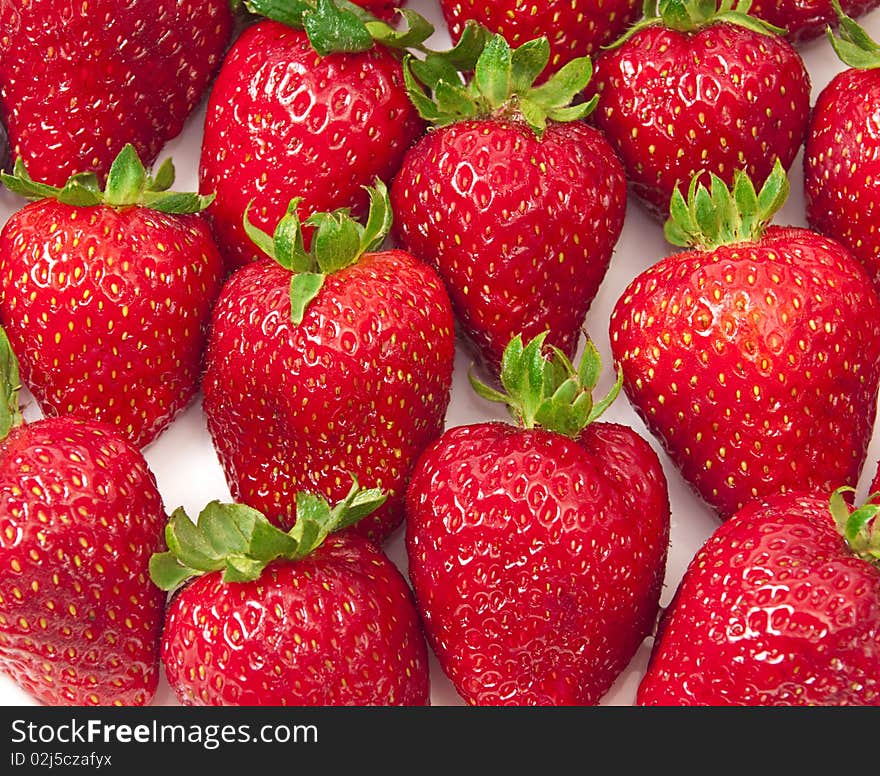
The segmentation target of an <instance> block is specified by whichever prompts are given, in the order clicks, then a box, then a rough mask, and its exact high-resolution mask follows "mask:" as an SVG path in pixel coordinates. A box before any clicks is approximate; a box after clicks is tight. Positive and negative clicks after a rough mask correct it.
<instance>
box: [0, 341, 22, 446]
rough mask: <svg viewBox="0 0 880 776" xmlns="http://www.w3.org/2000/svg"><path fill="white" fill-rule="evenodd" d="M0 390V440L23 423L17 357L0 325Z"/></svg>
mask: <svg viewBox="0 0 880 776" xmlns="http://www.w3.org/2000/svg"><path fill="white" fill-rule="evenodd" d="M0 391H2V396H0V440H2V439H6V437H7V436H8V435H9V432H10V431H12V429H13V428H15V427H16V426H20V425H22V423H24V417H23V416H22V414H21V404H20V399H19V393H20V391H21V375H20V373H19V370H18V359H17V358H16V356H15V353H14V351H13V350H12V344H11V343H10V342H9V337H8V336H7V335H6V331H5V330H4V329H3V328H2V327H0Z"/></svg>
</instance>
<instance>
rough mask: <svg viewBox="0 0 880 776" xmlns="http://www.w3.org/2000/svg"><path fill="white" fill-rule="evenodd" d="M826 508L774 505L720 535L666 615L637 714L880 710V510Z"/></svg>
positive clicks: (798, 497) (818, 497)
mask: <svg viewBox="0 0 880 776" xmlns="http://www.w3.org/2000/svg"><path fill="white" fill-rule="evenodd" d="M831 503H832V504H833V505H834V509H833V513H832V511H831V510H830V509H829V494H828V493H827V492H822V491H817V492H797V491H795V492H792V493H788V494H785V495H778V494H777V495H775V496H772V497H769V498H768V499H766V500H762V501H754V502H752V503H750V504H748V505H747V506H745V507H744V508H743V509H742V510H740V511H739V512H737V514H735V515H734V516H733V517H731V519H730V520H728V521H727V522H726V523H724V524H722V525H721V526H719V527H718V529H717V530H716V531H715V533H714V534H713V535H712V536H711V537H710V538H709V540H708V541H707V542H706V544H705V545H704V546H703V547H702V548H701V549H700V550H699V551H698V552H697V554H696V556H695V557H694V558H693V560H692V561H691V563H690V565H689V567H688V568H687V570H686V572H685V574H684V577H683V578H682V580H681V583H680V585H679V587H678V589H677V592H676V593H675V596H674V598H673V600H672V602H671V604H670V605H669V607H668V608H667V609H666V610H665V612H664V614H663V617H662V619H661V625H660V628H659V632H658V635H657V638H656V641H655V644H654V648H653V652H652V655H651V659H650V662H649V665H648V669H647V672H646V674H645V676H644V678H643V679H642V682H641V684H640V686H639V689H638V694H637V703H638V704H639V705H644V706H647V705H665V706H728V705H744V706H808V705H809V706H841V705H859V706H878V705H880V680H878V676H880V569H878V567H877V563H878V557H880V528H878V525H880V524H878V522H877V520H876V519H875V517H874V515H876V511H877V507H876V506H875V505H868V506H866V507H862V508H861V509H860V510H856V511H855V512H852V513H851V512H850V510H849V509H848V508H847V506H846V505H845V503H844V501H843V498H842V495H841V493H840V492H837V493H835V494H834V496H833V497H832V499H831ZM832 515H833V516H832ZM865 520H867V521H868V522H867V523H866V524H865V523H864V521H865ZM835 523H837V524H835Z"/></svg>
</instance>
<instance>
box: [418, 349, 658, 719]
mask: <svg viewBox="0 0 880 776" xmlns="http://www.w3.org/2000/svg"><path fill="white" fill-rule="evenodd" d="M546 340H547V335H546V333H544V334H540V335H538V336H537V337H535V338H534V339H532V340H531V341H529V342H528V343H527V344H524V343H523V341H522V339H521V338H520V337H516V338H514V339H513V340H512V341H511V343H510V344H509V346H508V348H507V349H506V350H505V354H504V360H503V364H502V371H501V382H502V385H503V391H498V390H496V389H494V388H490V387H489V386H485V385H482V384H481V383H479V382H478V381H476V380H472V383H473V386H474V388H475V390H476V391H477V393H478V394H479V395H481V396H482V397H484V398H486V399H488V400H490V401H497V402H502V403H504V404H506V405H507V406H508V407H509V408H510V410H511V412H512V413H513V415H514V417H515V419H516V423H515V424H511V423H502V422H482V423H474V424H470V425H466V426H459V427H454V428H450V429H447V430H446V431H445V432H444V434H443V435H442V436H441V437H440V438H439V439H438V440H437V441H436V442H434V443H433V444H432V445H430V446H429V447H428V448H427V450H426V451H425V452H424V453H423V454H422V455H421V456H420V458H419V461H418V463H417V465H416V467H415V470H414V472H413V476H412V479H411V481H410V484H409V487H408V489H407V513H406V549H407V560H408V569H409V575H410V579H411V581H412V584H413V590H414V592H415V596H416V602H417V605H418V608H419V612H420V613H421V616H422V620H423V622H424V626H425V632H426V634H427V637H428V643H429V644H430V646H431V647H432V649H433V650H434V652H435V653H436V655H437V658H438V659H439V662H440V666H441V667H442V669H443V671H444V672H445V674H446V675H447V676H448V677H449V679H450V680H451V681H452V683H453V685H454V686H455V688H456V690H457V691H458V692H459V694H460V695H461V696H462V697H463V698H464V699H465V700H466V701H467V702H468V703H470V704H473V705H542V706H549V705H586V704H594V703H598V701H599V700H600V699H601V697H602V696H603V695H604V694H605V693H606V692H607V690H608V689H609V688H610V687H611V685H612V683H613V682H614V680H615V679H616V678H617V677H618V676H619V674H620V672H621V671H623V669H624V668H625V667H626V666H627V664H628V663H629V661H630V660H631V659H632V657H633V655H634V654H635V652H636V650H637V649H638V647H639V645H640V644H641V642H642V640H643V639H644V638H645V637H646V636H647V635H649V634H650V633H651V631H652V629H653V627H654V622H655V618H656V616H657V613H658V600H659V596H660V590H661V585H662V583H663V578H664V573H665V565H666V554H667V547H668V541H669V500H668V494H667V486H666V479H665V477H664V474H663V470H662V467H661V465H660V462H659V459H658V457H657V455H656V453H655V452H654V451H653V449H652V448H651V446H650V445H649V444H648V443H647V442H646V441H645V440H644V439H643V438H642V437H640V436H639V435H638V434H637V433H636V432H634V431H633V430H632V429H631V428H628V427H625V426H621V425H618V424H614V423H605V422H599V421H598V420H597V418H598V417H599V416H600V415H601V414H602V412H603V411H604V410H605V409H606V408H607V407H608V406H609V405H610V403H611V402H612V401H613V400H614V398H615V397H616V396H617V394H618V391H619V388H620V382H619V380H618V382H617V383H616V384H615V386H614V387H613V388H612V389H611V391H610V392H609V393H608V395H607V396H606V397H605V398H603V399H602V400H600V401H598V402H596V403H595V404H594V403H593V400H592V397H591V394H592V390H593V388H594V387H595V386H596V384H597V382H598V379H599V375H600V363H599V357H598V353H597V351H596V349H595V347H594V346H592V345H591V343H589V341H588V343H587V347H586V350H585V353H584V357H583V359H582V360H581V362H580V365H579V367H578V369H577V370H575V368H574V366H573V365H572V364H571V362H570V361H569V360H568V358H567V357H566V356H565V354H564V353H562V352H561V351H560V350H559V349H558V348H551V347H546V348H545V342H546Z"/></svg>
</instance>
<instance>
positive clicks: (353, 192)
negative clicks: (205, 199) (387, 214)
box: [199, 0, 424, 269]
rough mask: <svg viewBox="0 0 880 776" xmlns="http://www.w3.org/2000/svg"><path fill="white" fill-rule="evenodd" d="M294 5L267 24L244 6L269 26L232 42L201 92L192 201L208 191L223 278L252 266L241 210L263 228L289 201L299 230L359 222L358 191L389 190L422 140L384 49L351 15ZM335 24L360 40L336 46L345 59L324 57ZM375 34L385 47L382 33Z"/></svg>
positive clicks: (273, 6) (269, 7)
mask: <svg viewBox="0 0 880 776" xmlns="http://www.w3.org/2000/svg"><path fill="white" fill-rule="evenodd" d="M299 5H300V6H303V7H305V8H306V11H305V12H302V11H300V12H299V13H297V12H294V11H289V10H287V9H285V12H284V13H278V11H279V10H282V9H279V7H278V4H277V3H272V2H263V0H261V1H260V2H252V3H251V6H253V7H254V8H255V9H256V10H260V11H263V12H265V13H266V14H267V15H271V17H272V18H267V19H263V20H262V21H259V22H257V23H256V24H254V25H252V26H251V27H249V28H248V29H246V30H245V31H244V32H243V33H242V35H241V36H240V37H239V38H238V40H237V41H236V42H235V44H234V45H233V46H232V48H231V49H230V51H229V53H228V55H227V56H226V59H225V60H224V61H223V65H222V67H221V68H220V72H219V74H218V76H217V80H216V82H215V84H214V87H213V89H212V91H211V96H210V100H209V103H208V109H207V115H206V118H205V129H204V139H203V144H202V150H201V158H200V162H199V177H200V181H201V184H200V185H201V190H202V191H203V192H204V193H211V192H216V195H217V197H216V199H215V200H214V202H213V203H212V205H211V207H210V208H209V209H208V216H209V217H210V219H211V223H212V226H213V229H214V233H215V235H216V237H217V243H218V245H220V247H221V250H222V251H223V254H224V257H225V259H226V262H227V266H228V267H229V268H231V269H232V268H237V267H240V266H242V265H244V264H247V263H249V262H251V261H254V260H256V259H258V258H260V256H261V254H260V253H259V251H257V250H256V248H255V246H254V245H253V243H252V242H251V241H250V239H249V238H248V235H247V234H246V232H245V230H244V227H243V225H242V218H243V216H244V213H245V210H246V209H248V207H250V217H251V219H252V220H253V222H254V223H255V224H256V225H257V226H260V227H262V228H266V229H268V228H271V227H272V226H274V224H276V223H277V222H278V221H279V220H280V219H281V217H282V216H283V215H284V213H285V210H286V208H287V204H288V202H289V201H290V199H291V198H292V197H294V196H297V197H300V198H301V199H300V212H299V215H300V217H301V219H302V220H303V221H304V220H306V218H307V217H308V215H310V214H311V213H314V212H323V211H330V210H335V209H337V208H340V207H351V208H353V210H354V212H355V215H362V214H363V213H364V212H365V211H366V208H367V205H368V199H367V197H366V195H365V192H364V189H363V187H364V186H366V185H369V184H372V182H373V179H374V178H375V177H377V176H378V177H380V178H382V179H383V180H387V179H389V178H390V177H391V176H392V175H393V173H394V172H396V170H397V168H398V166H399V165H400V162H401V159H402V158H403V153H404V151H405V150H406V148H407V147H408V146H409V144H410V143H411V142H412V141H413V140H414V139H415V138H416V137H417V136H418V135H419V134H421V132H422V131H423V130H424V124H423V122H422V121H421V119H420V118H419V116H418V114H417V113H416V110H415V108H414V107H413V105H412V104H411V103H410V101H409V99H408V98H407V95H406V90H405V88H404V85H403V76H402V73H401V67H400V61H399V58H398V57H397V56H396V55H395V54H393V53H392V52H391V49H390V48H388V47H387V46H385V45H380V44H377V43H376V42H375V41H374V40H373V38H372V37H371V34H372V33H370V32H369V31H368V30H367V28H366V26H364V24H363V23H362V22H359V21H358V20H357V19H356V18H355V17H354V16H353V15H352V14H349V15H348V16H347V17H340V16H334V15H333V14H331V18H330V19H329V20H327V19H325V18H324V16H322V15H321V14H320V13H319V12H318V11H311V10H309V8H308V4H307V3H300V4H299ZM264 6H266V8H265V10H264ZM319 7H320V9H322V12H324V13H329V11H328V9H330V10H332V9H333V8H335V6H334V5H333V4H332V3H330V2H322V3H319ZM276 18H277V19H278V20H277V21H276ZM340 18H343V19H348V22H349V23H351V24H354V25H355V31H356V33H357V34H360V35H363V36H365V38H364V39H363V40H358V45H353V44H351V42H350V37H351V36H349V38H346V44H347V50H345V51H338V50H335V49H334V46H340V45H342V44H340V42H339V40H338V39H337V38H336V37H334V34H335V33H337V32H338V31H339V29H340V25H341V24H342V22H340V21H339V19H340ZM352 20H354V21H352ZM337 22H339V23H338V24H337ZM358 25H360V26H358ZM303 26H305V27H306V28H307V29H308V30H309V32H306V31H304V30H303V29H302V27H303ZM297 27H299V28H297ZM374 28H375V26H374ZM378 29H382V30H384V31H385V32H386V33H387V35H388V36H390V37H387V38H384V39H385V40H393V35H394V33H393V31H392V29H391V28H390V27H388V25H384V26H381V25H380V26H379V27H378ZM352 35H354V36H355V37H356V35H355V33H352ZM352 48H354V49H356V50H351V49H352ZM305 238H306V240H308V238H309V235H308V233H307V234H306V236H305Z"/></svg>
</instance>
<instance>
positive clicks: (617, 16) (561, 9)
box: [440, 0, 642, 75]
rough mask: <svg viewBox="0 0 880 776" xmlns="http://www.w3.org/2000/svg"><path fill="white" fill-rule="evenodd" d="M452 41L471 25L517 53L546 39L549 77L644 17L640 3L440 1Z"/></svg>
mask: <svg viewBox="0 0 880 776" xmlns="http://www.w3.org/2000/svg"><path fill="white" fill-rule="evenodd" d="M440 8H441V10H442V12H443V16H444V18H445V19H446V23H447V24H448V26H449V32H450V34H451V35H452V38H453V40H458V38H459V37H460V36H461V34H462V31H463V29H464V26H465V24H466V22H468V21H469V20H472V21H476V22H479V23H480V24H482V25H483V26H484V27H487V28H488V29H489V30H491V31H492V32H497V33H500V34H501V35H503V36H504V37H505V39H506V40H507V42H508V43H510V45H511V46H512V47H514V48H517V47H519V46H521V45H522V44H523V43H526V42H527V41H530V40H533V39H534V38H540V37H542V36H546V37H547V39H548V40H549V42H550V59H549V62H548V64H547V67H546V70H545V73H546V74H547V75H549V74H551V73H553V72H556V71H557V70H559V69H560V68H562V67H563V66H564V65H566V64H567V63H568V62H570V61H571V60H573V59H577V58H578V57H585V56H590V55H595V54H596V53H598V51H599V49H600V47H601V46H602V45H603V44H606V43H610V42H611V41H612V40H614V39H615V38H616V37H618V36H619V35H621V34H622V33H623V32H624V31H625V30H626V28H627V27H628V26H629V25H630V24H632V23H633V22H635V21H636V20H637V19H638V18H639V17H640V15H641V12H642V3H640V2H637V1H636V0H611V2H602V1H600V0H544V2H540V3H538V2H534V0H486V1H485V2H478V0H440Z"/></svg>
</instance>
